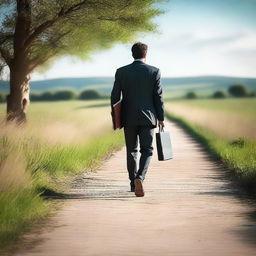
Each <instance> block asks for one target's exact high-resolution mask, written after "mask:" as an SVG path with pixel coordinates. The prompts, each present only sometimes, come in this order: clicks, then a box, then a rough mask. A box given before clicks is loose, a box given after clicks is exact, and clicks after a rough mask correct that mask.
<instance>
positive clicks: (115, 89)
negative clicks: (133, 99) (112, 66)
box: [110, 69, 121, 106]
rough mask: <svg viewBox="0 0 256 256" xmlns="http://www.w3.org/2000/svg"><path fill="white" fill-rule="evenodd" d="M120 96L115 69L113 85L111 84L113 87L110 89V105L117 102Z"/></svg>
mask: <svg viewBox="0 0 256 256" xmlns="http://www.w3.org/2000/svg"><path fill="white" fill-rule="evenodd" d="M120 98H121V84H120V80H119V73H118V69H117V70H116V74H115V81H114V85H113V88H112V91H111V97H110V101H111V106H113V104H115V103H116V102H118V101H119V100H120Z"/></svg>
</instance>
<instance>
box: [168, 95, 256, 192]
mask: <svg viewBox="0 0 256 256" xmlns="http://www.w3.org/2000/svg"><path fill="white" fill-rule="evenodd" d="M165 107H166V111H167V113H168V117H169V118H170V119H171V120H173V121H175V122H177V123H178V124H180V125H181V126H182V127H183V128H185V129H186V130H187V131H188V132H189V133H190V134H192V135H193V136H195V137H196V138H197V139H198V140H199V141H200V142H202V143H203V144H204V146H205V147H206V149H207V150H209V151H210V153H212V154H213V155H215V156H216V157H217V158H218V159H219V160H221V161H222V162H223V163H224V164H225V166H226V167H227V168H228V169H230V170H232V171H233V172H234V173H235V174H236V176H237V177H238V179H239V181H240V182H241V183H242V184H243V185H244V186H245V187H247V188H249V189H251V190H254V191H256V99H250V98H247V99H245V98H244V99H222V100H219V99H212V100H210V99H201V100H179V101H173V102H171V101H170V102H166V104H165Z"/></svg>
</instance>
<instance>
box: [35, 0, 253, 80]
mask: <svg viewBox="0 0 256 256" xmlns="http://www.w3.org/2000/svg"><path fill="white" fill-rule="evenodd" d="M161 6H162V8H164V9H165V10H166V13H165V14H164V15H162V16H160V17H158V18H156V19H155V21H156V23H157V24H158V25H159V31H160V33H159V34H147V35H144V36H139V37H138V41H142V42H145V43H147V44H148V46H149V50H148V57H147V63H148V64H150V65H154V66H157V67H159V68H160V69H161V73H162V76H163V77H180V76H197V75H226V76H242V77H256V17H255V13H256V0H222V1H221V0H171V1H170V2H169V3H165V4H162V5H161ZM131 45H132V43H130V44H126V45H116V46H115V47H114V48H112V49H110V50H107V51H101V52H98V53H93V54H92V59H91V60H90V61H79V60H77V59H74V58H71V57H65V58H61V59H59V60H57V61H56V62H55V64H54V65H53V66H52V67H51V68H50V69H49V70H48V71H46V72H45V73H43V74H39V73H34V74H33V75H32V78H33V79H34V80H38V79H46V78H47V79H48V78H56V77H90V76H113V75H114V73H115V70H116V69H117V68H118V67H120V66H123V65H126V64H129V63H131V62H132V60H133V59H132V57H131V53H130V48H131Z"/></svg>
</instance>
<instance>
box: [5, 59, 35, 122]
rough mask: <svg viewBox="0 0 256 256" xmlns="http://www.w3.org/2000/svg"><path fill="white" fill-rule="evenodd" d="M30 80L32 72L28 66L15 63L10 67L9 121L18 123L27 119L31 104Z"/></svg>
mask: <svg viewBox="0 0 256 256" xmlns="http://www.w3.org/2000/svg"><path fill="white" fill-rule="evenodd" d="M29 80H30V74H29V73H27V72H26V66H25V65H24V64H23V63H22V62H20V63H17V62H16V63H13V65H12V66H11V67H10V94H9V95H8V96H7V121H15V122H16V123H17V124H21V123H24V122H25V121H26V112H27V108H28V105H29Z"/></svg>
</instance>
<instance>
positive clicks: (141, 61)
mask: <svg viewBox="0 0 256 256" xmlns="http://www.w3.org/2000/svg"><path fill="white" fill-rule="evenodd" d="M133 63H145V62H144V61H143V60H142V59H136V60H134V61H133Z"/></svg>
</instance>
